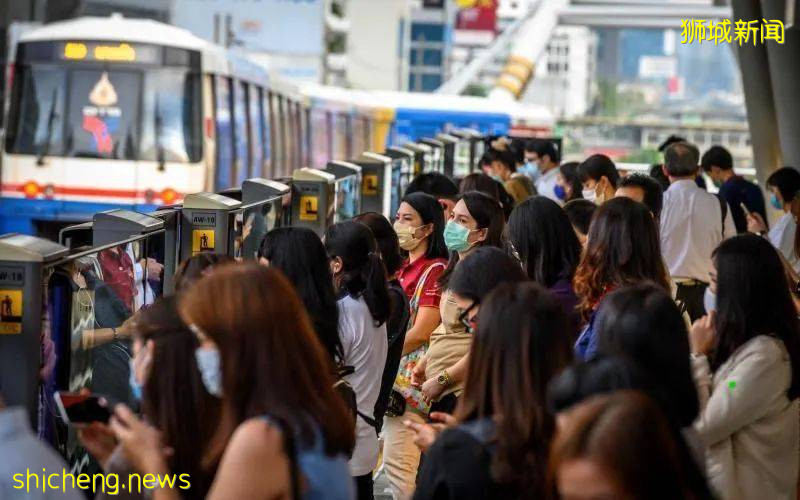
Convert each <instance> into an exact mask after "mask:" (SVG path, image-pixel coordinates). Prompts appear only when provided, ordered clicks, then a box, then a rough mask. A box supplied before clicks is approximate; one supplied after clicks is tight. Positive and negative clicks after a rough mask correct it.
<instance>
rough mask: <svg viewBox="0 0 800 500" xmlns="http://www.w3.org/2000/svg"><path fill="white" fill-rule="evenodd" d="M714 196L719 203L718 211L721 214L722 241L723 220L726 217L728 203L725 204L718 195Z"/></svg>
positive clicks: (723, 232)
mask: <svg viewBox="0 0 800 500" xmlns="http://www.w3.org/2000/svg"><path fill="white" fill-rule="evenodd" d="M714 196H716V197H717V201H718V202H719V210H720V213H721V214H722V225H721V226H720V227H721V228H722V230H721V234H722V239H725V219H726V218H727V217H728V202H726V201H725V200H724V199H723V198H722V196H720V195H719V194H715V195H714Z"/></svg>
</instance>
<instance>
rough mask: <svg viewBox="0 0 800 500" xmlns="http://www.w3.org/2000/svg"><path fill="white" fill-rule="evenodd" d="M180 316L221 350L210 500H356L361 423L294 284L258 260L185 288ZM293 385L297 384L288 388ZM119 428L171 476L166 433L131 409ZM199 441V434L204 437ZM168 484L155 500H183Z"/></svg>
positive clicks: (127, 442)
mask: <svg viewBox="0 0 800 500" xmlns="http://www.w3.org/2000/svg"><path fill="white" fill-rule="evenodd" d="M179 310H180V314H181V317H182V318H183V319H184V320H185V322H186V323H187V324H190V325H192V328H193V330H194V331H195V332H196V335H197V336H198V337H199V338H200V339H201V342H203V343H204V344H205V345H207V346H208V349H213V350H216V351H218V352H219V357H220V361H221V369H222V415H221V418H220V423H219V425H218V426H217V429H216V433H215V435H214V437H213V439H212V440H211V441H210V443H209V448H208V450H207V451H206V453H205V455H204V457H203V463H204V465H206V466H207V467H208V470H214V469H216V473H215V475H214V480H213V482H212V484H211V488H210V490H209V492H208V495H207V497H206V498H209V499H211V500H217V499H228V498H303V499H306V500H311V499H314V500H316V499H322V498H325V499H337V500H339V499H342V500H344V499H351V498H353V483H352V480H351V479H350V477H349V474H348V469H347V458H346V456H347V454H349V453H350V451H351V450H352V449H353V444H354V436H353V427H354V426H353V420H352V419H351V417H350V416H349V413H348V410H347V408H346V406H345V404H344V402H343V401H342V399H341V398H340V396H339V395H338V394H337V393H336V392H335V390H334V389H333V383H334V378H333V375H332V374H331V373H330V370H329V369H328V362H327V356H326V354H325V350H324V348H323V347H322V345H321V344H320V343H319V341H318V340H317V338H316V336H315V335H314V331H313V329H312V327H311V322H310V320H309V319H308V315H307V314H306V312H305V310H304V309H303V305H302V303H301V302H300V299H299V298H298V297H297V294H296V293H295V292H294V289H293V288H292V286H291V284H290V283H289V281H288V280H287V279H286V278H285V277H284V276H283V275H282V274H281V273H280V271H278V270H276V269H272V268H268V267H265V266H259V265H257V264H254V263H251V264H228V265H225V266H221V267H220V268H219V269H216V270H215V271H214V272H213V273H212V274H210V275H208V276H206V277H204V278H202V279H200V280H199V281H198V282H197V283H196V284H195V285H194V286H193V287H191V288H190V289H189V290H187V291H185V292H184V293H183V295H182V296H181V299H180V304H179ZM289 382H290V383H289ZM111 428H112V430H113V431H114V433H115V435H116V437H117V439H119V441H120V443H121V446H122V449H123V452H124V455H125V457H126V459H127V460H128V461H129V462H130V463H131V465H132V466H133V468H134V470H136V471H137V472H138V473H140V474H142V475H143V474H154V475H160V476H163V475H164V474H167V473H168V472H169V469H168V468H167V463H168V458H167V456H166V454H165V452H164V442H163V440H162V438H161V436H159V433H158V432H157V430H156V429H155V428H153V427H151V426H150V425H148V424H145V423H144V422H142V421H140V420H139V419H138V418H136V416H135V415H133V414H132V413H131V411H130V410H129V409H128V408H127V407H125V406H124V405H118V406H117V407H116V408H115V412H114V416H113V417H112V419H111ZM195 438H197V436H195ZM180 492H181V490H178V489H177V487H176V488H159V489H156V490H153V491H152V498H154V499H155V500H162V499H172V498H179V495H180Z"/></svg>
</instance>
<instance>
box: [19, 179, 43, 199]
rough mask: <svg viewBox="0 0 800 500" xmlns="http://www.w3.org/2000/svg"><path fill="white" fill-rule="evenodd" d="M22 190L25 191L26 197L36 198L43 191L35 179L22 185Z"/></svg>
mask: <svg viewBox="0 0 800 500" xmlns="http://www.w3.org/2000/svg"><path fill="white" fill-rule="evenodd" d="M22 192H23V193H25V198H36V197H37V196H39V193H41V192H42V188H41V187H40V186H39V185H38V184H36V183H35V182H34V181H28V182H26V183H25V184H24V185H23V186H22Z"/></svg>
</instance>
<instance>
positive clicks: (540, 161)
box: [526, 141, 564, 205]
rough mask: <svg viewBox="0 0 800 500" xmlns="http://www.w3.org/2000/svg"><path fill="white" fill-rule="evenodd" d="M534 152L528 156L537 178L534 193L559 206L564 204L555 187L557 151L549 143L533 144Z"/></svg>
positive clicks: (557, 162) (539, 142)
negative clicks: (534, 164)
mask: <svg viewBox="0 0 800 500" xmlns="http://www.w3.org/2000/svg"><path fill="white" fill-rule="evenodd" d="M533 147H534V151H533V152H532V153H531V154H529V153H526V154H529V156H530V158H532V159H533V161H535V162H536V165H537V168H538V171H539V178H538V179H537V180H536V191H537V192H538V193H539V194H540V195H542V196H546V197H548V198H550V199H551V200H553V201H555V202H556V203H558V204H559V205H563V204H564V200H563V198H561V197H559V196H558V193H557V192H556V187H557V186H558V164H559V163H560V162H561V157H560V156H559V153H558V150H557V149H556V146H555V144H553V142H551V141H536V142H534V146H533Z"/></svg>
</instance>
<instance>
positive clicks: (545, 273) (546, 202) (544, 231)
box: [508, 196, 581, 288]
mask: <svg viewBox="0 0 800 500" xmlns="http://www.w3.org/2000/svg"><path fill="white" fill-rule="evenodd" d="M508 237H509V239H510V240H511V244H513V245H514V249H515V250H516V251H517V254H518V255H519V257H520V260H521V261H522V265H523V266H524V267H525V270H526V272H527V273H528V277H529V278H530V279H532V280H533V281H535V282H537V283H539V284H540V285H542V286H544V287H546V288H550V287H552V286H553V285H554V284H555V283H556V282H557V281H558V280H572V275H573V274H574V273H575V268H576V267H577V266H578V261H579V260H580V257H581V244H580V242H579V241H578V237H577V236H576V235H575V231H573V230H572V225H571V224H570V222H569V217H567V214H566V213H565V212H564V210H563V209H562V208H561V207H559V206H558V203H556V202H554V201H553V200H551V199H549V198H546V197H544V196H534V197H533V198H529V199H527V200H525V201H523V202H522V203H520V204H519V205H517V206H516V208H514V211H513V212H511V217H510V218H509V219H508Z"/></svg>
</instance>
